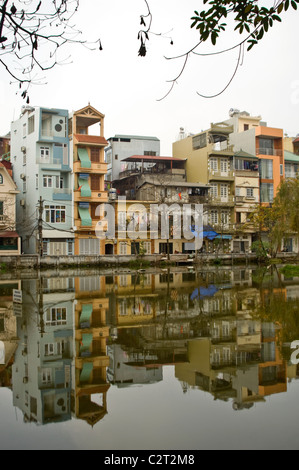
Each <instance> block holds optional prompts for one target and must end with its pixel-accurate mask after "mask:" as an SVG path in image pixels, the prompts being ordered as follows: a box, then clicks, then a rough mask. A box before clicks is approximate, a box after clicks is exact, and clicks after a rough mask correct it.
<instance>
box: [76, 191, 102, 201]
mask: <svg viewBox="0 0 299 470" xmlns="http://www.w3.org/2000/svg"><path fill="white" fill-rule="evenodd" d="M82 201H85V202H98V203H99V204H102V203H104V202H108V193H107V191H92V190H90V196H82V195H81V191H80V189H76V190H75V191H74V202H82Z"/></svg>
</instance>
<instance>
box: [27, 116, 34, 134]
mask: <svg viewBox="0 0 299 470" xmlns="http://www.w3.org/2000/svg"><path fill="white" fill-rule="evenodd" d="M32 132H34V116H30V117H29V118H28V134H32Z"/></svg>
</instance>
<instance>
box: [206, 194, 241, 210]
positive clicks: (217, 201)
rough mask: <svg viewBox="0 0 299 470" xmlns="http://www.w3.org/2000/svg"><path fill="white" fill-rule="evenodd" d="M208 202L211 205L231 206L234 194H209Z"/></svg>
mask: <svg viewBox="0 0 299 470" xmlns="http://www.w3.org/2000/svg"><path fill="white" fill-rule="evenodd" d="M209 204H210V205H211V206H213V205H215V206H227V207H233V206H234V204H235V198H234V196H210V197H209Z"/></svg>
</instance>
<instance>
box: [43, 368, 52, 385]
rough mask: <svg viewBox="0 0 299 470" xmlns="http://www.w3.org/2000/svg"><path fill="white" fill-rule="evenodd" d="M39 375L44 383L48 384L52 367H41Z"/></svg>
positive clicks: (50, 379) (50, 380)
mask: <svg viewBox="0 0 299 470" xmlns="http://www.w3.org/2000/svg"><path fill="white" fill-rule="evenodd" d="M41 376H42V383H43V384H44V385H45V384H50V383H51V382H52V369H50V368H49V369H42V372H41Z"/></svg>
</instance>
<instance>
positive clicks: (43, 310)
mask: <svg viewBox="0 0 299 470" xmlns="http://www.w3.org/2000/svg"><path fill="white" fill-rule="evenodd" d="M13 294H15V297H13ZM17 294H19V295H20V294H21V299H18V297H17ZM13 300H15V301H13ZM20 301H21V303H20ZM295 340H299V278H285V277H284V276H283V275H282V274H281V272H280V270H279V268H277V267H271V268H268V269H266V268H265V269H264V268H256V267H254V268H252V267H248V266H246V267H236V268H230V267H229V268H223V267H218V268H212V267H211V268H209V269H208V268H207V269H202V270H200V271H195V270H193V269H191V268H188V267H182V268H171V269H169V270H161V271H154V272H151V271H144V272H136V271H131V272H130V271H123V272H107V273H96V274H95V273H93V274H89V273H88V272H86V273H84V274H82V273H81V275H79V274H78V275H76V274H74V273H72V275H70V274H67V273H65V272H63V273H59V275H57V273H56V274H55V273H50V272H49V273H47V272H45V273H43V274H42V277H41V278H40V279H25V278H23V279H19V278H12V277H11V276H10V278H9V279H5V278H1V280H0V341H1V342H0V448H1V449H7V450H10V449H34V450H37V449H70V450H73V449H76V450H80V449H96V450H117V449H118V450H126V449H136V450H138V449H150V450H154V449H157V450H159V449H172V450H177V449H185V450H209V449H299V437H298V436H299V407H298V397H299V380H298V378H299V367H298V366H297V364H296V362H297V360H296V359H297V355H296V349H298V348H299V346H296V348H295V349H291V343H292V342H293V341H295ZM292 353H293V356H292ZM298 358H299V353H298Z"/></svg>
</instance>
